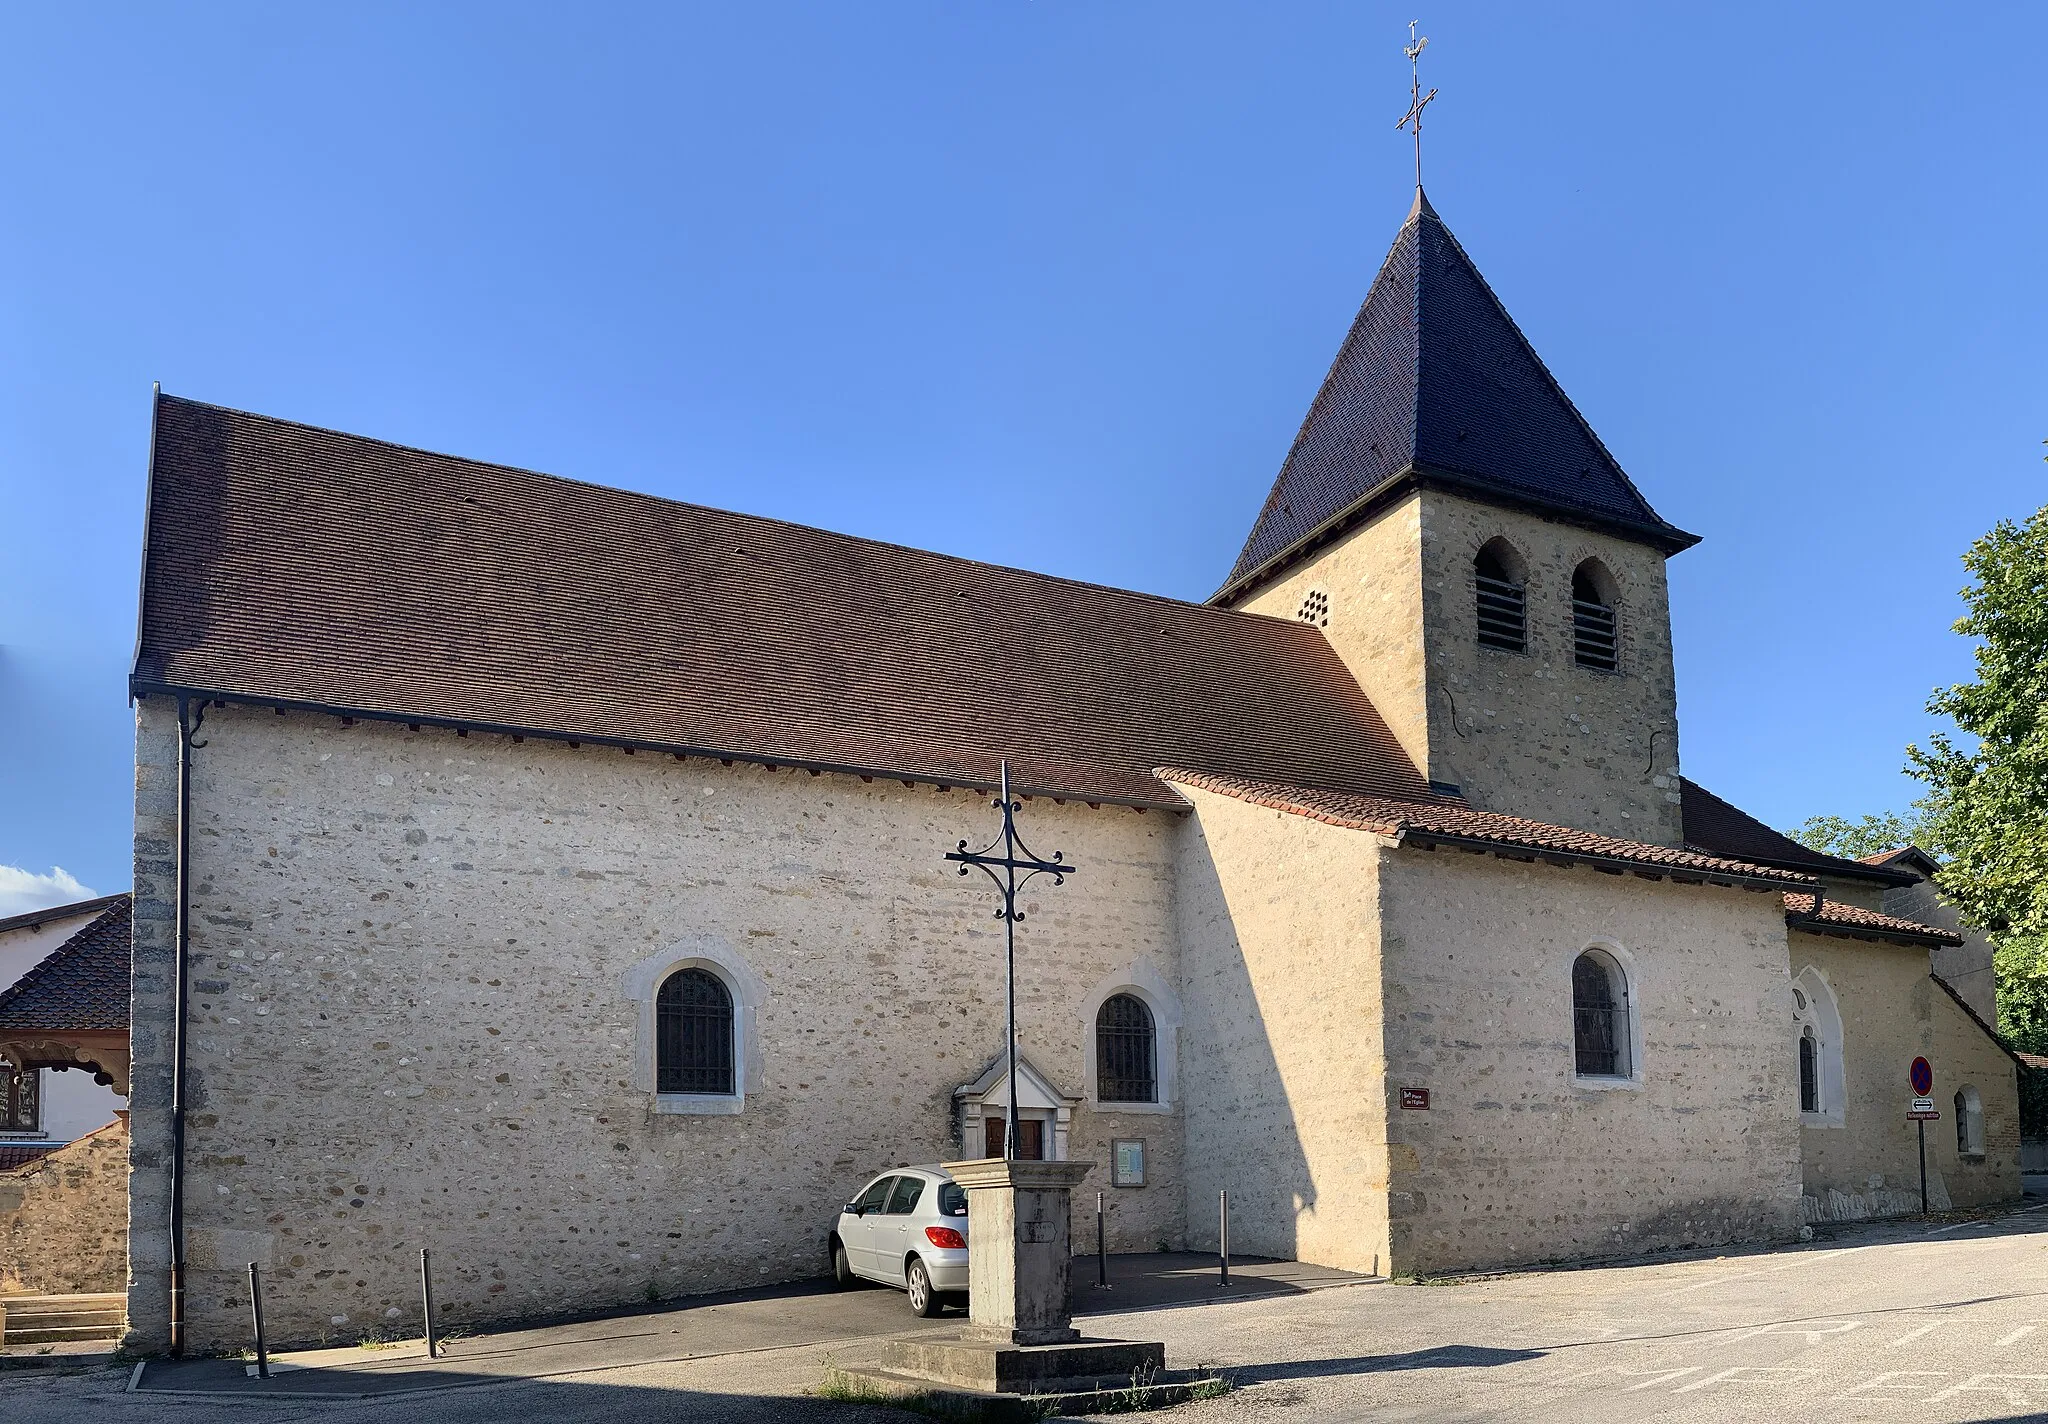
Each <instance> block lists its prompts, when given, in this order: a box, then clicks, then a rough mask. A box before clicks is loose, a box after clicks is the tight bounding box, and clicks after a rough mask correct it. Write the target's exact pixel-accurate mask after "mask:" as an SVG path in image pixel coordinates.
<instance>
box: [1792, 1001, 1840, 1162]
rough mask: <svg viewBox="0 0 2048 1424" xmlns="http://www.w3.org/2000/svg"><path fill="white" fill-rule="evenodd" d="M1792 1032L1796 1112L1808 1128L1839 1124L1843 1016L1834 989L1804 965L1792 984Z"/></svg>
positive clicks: (1837, 1125)
mask: <svg viewBox="0 0 2048 1424" xmlns="http://www.w3.org/2000/svg"><path fill="white" fill-rule="evenodd" d="M1792 1033H1793V1038H1794V1042H1795V1043H1796V1045H1797V1048H1798V1052H1799V1114H1800V1117H1801V1118H1802V1119H1803V1120H1804V1123H1805V1125H1806V1126H1807V1127H1841V1126H1842V1125H1843V1124H1844V1122H1845V1121H1846V1119H1845V1118H1844V1115H1843V1112H1842V1104H1843V1103H1844V1101H1846V1100H1847V1097H1848V1091H1847V1088H1846V1086H1845V1084H1846V1082H1847V1080H1846V1079H1845V1078H1844V1077H1843V1073H1842V1015H1841V1011H1840V1009H1839V1008H1838V1007H1837V1006H1836V1004H1835V993H1834V990H1832V989H1830V988H1829V987H1828V982H1827V980H1825V979H1823V978H1822V977H1821V974H1820V971H1819V970H1817V969H1815V968H1814V967H1813V966H1812V965H1810V964H1809V965H1807V966H1806V967H1805V968H1804V969H1802V970H1800V971H1799V974H1798V975H1797V977H1796V978H1795V979H1794V980H1793V983H1792Z"/></svg>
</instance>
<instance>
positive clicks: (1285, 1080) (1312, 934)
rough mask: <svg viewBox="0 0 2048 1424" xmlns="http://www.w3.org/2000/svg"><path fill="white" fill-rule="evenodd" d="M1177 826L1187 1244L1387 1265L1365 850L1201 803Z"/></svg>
mask: <svg viewBox="0 0 2048 1424" xmlns="http://www.w3.org/2000/svg"><path fill="white" fill-rule="evenodd" d="M1187 794H1188V795H1189V796H1190V797H1192V798H1193V800H1194V802H1195V806H1196V813H1195V817H1194V819H1193V820H1191V821H1190V822H1188V823H1187V824H1186V825H1184V826H1183V828H1182V846H1181V895H1180V903H1179V916H1180V930H1181V945H1182V949H1181V954H1182V966H1183V967H1182V973H1183V975H1184V981H1183V987H1182V998H1183V1000H1184V1002H1185V1004H1186V1009H1187V1015H1188V1024H1187V1029H1186V1030H1185V1032H1184V1033H1183V1036H1182V1045H1183V1047H1182V1052H1181V1064H1182V1068H1181V1072H1182V1080H1183V1082H1184V1083H1185V1084H1186V1085H1187V1110H1186V1111H1187V1139H1188V1169H1187V1170H1188V1176H1187V1182H1188V1236H1189V1242H1190V1244H1191V1245H1192V1246H1194V1247H1196V1248H1198V1249H1205V1250H1213V1249H1214V1248H1215V1246H1216V1240H1217V1193H1218V1192H1219V1191H1228V1192H1229V1193H1230V1194H1231V1246H1232V1249H1233V1250H1236V1251H1242V1252H1245V1253H1248V1254H1251V1255H1263V1256H1278V1257H1282V1258H1289V1259H1299V1260H1304V1261H1313V1262H1316V1263H1317V1264H1320V1265H1327V1266H1335V1267H1339V1268H1341V1269H1344V1270H1354V1271H1361V1272H1368V1273H1377V1272H1379V1271H1382V1270H1384V1269H1385V1268H1386V1266H1387V1260H1388V1254H1389V1253H1388V1246H1387V1172H1388V1157H1387V1154H1388V1146H1387V1103H1386V1096H1385V1094H1386V1088H1385V1083H1386V1076H1385V1069H1386V1064H1385V1061H1384V1056H1383V1054H1382V1052H1381V1014H1380V1006H1381V990H1380V972H1381V970H1380V948H1379V934H1380V923H1379V876H1378V868H1379V866H1378V862H1379V845H1380V841H1379V838H1378V837H1377V836H1374V835H1371V834H1369V833H1366V832H1362V831H1353V830H1345V829H1342V828H1340V827H1336V826H1330V825H1325V824H1324V823H1322V822H1320V821H1314V820H1310V819H1308V818H1306V817H1303V816H1292V815H1287V814H1285V813H1282V812H1279V811H1274V810H1269V809H1267V808H1266V807H1263V806H1253V805H1250V804H1247V803H1245V802H1242V801H1237V800H1233V799H1231V798H1229V797H1226V796H1217V795H1213V794H1211V793H1209V792H1206V791H1199V790H1192V789H1190V790H1188V792H1187Z"/></svg>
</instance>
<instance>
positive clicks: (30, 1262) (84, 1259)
mask: <svg viewBox="0 0 2048 1424" xmlns="http://www.w3.org/2000/svg"><path fill="white" fill-rule="evenodd" d="M127 1280H128V1125H127V1123H126V1122H125V1121H124V1120H123V1119H122V1118H118V1117H117V1118H115V1120H114V1121H112V1122H110V1123H108V1124H107V1125H106V1126H105V1127H102V1128H100V1129H98V1130H97V1131H95V1132H90V1133H87V1134H86V1135H85V1136H84V1137H81V1138H79V1139H78V1140H77V1141H76V1142H72V1143H69V1144H68V1145H66V1146H63V1147H60V1148H58V1149H57V1150H56V1151H55V1152H52V1153H50V1154H49V1155H48V1156H46V1157H43V1158H41V1159H40V1160H38V1161H35V1162H31V1163H29V1164H28V1165H27V1166H24V1167H18V1168H16V1169H15V1170H14V1171H12V1172H0V1295H22V1294H30V1295H92V1294H98V1293H100V1292H105V1291H118V1290H121V1289H123V1288H124V1287H125V1286H126V1284H127Z"/></svg>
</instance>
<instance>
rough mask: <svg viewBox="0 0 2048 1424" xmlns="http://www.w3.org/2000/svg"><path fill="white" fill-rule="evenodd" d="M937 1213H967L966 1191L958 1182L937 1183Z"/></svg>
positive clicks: (958, 1214) (950, 1214)
mask: <svg viewBox="0 0 2048 1424" xmlns="http://www.w3.org/2000/svg"><path fill="white" fill-rule="evenodd" d="M939 1215H941V1216H965V1215H967V1192H966V1189H965V1188H963V1187H962V1186H961V1185H960V1184H959V1183H958V1182H941V1183H940V1184H939Z"/></svg>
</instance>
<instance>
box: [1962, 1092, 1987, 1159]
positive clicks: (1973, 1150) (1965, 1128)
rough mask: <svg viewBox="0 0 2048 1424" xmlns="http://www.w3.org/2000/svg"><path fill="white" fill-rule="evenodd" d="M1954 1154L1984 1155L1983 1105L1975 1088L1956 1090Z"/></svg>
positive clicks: (1966, 1155) (1965, 1155)
mask: <svg viewBox="0 0 2048 1424" xmlns="http://www.w3.org/2000/svg"><path fill="white" fill-rule="evenodd" d="M1956 1153H1957V1155H1959V1156H1963V1157H1982V1156H1983V1155H1984V1103H1983V1100H1982V1099H1981V1098H1979V1097H1978V1096H1977V1090H1976V1089H1975V1088H1968V1087H1966V1088H1959V1089H1957V1090H1956Z"/></svg>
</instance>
